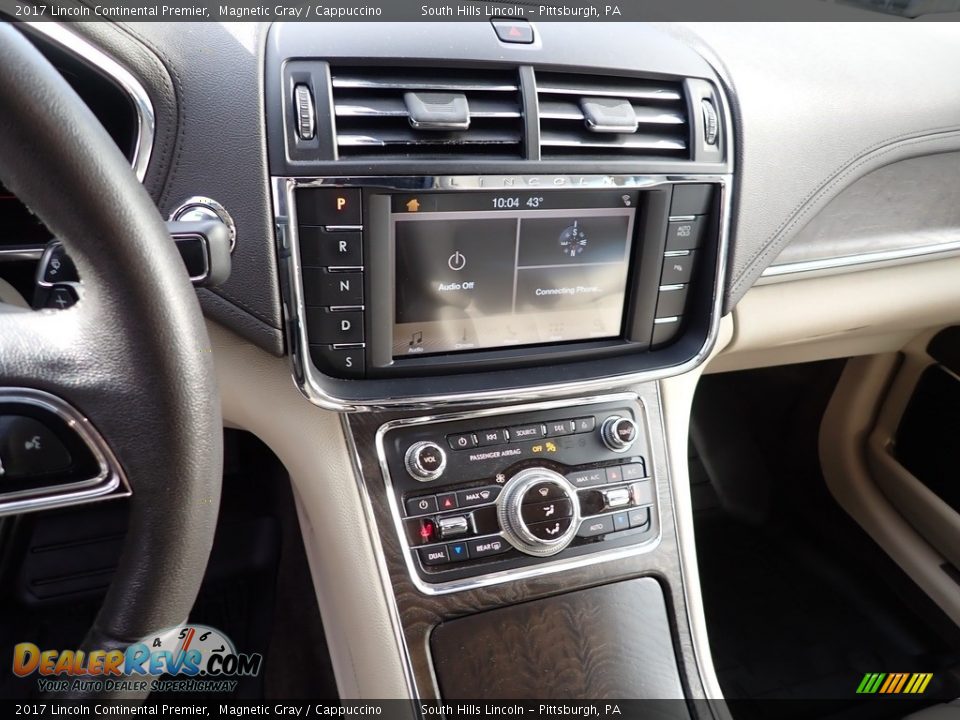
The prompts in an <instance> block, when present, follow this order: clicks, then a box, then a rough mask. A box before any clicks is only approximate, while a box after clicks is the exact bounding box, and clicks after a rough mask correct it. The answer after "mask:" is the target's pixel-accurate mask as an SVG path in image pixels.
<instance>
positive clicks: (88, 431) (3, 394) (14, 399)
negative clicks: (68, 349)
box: [0, 387, 131, 516]
mask: <svg viewBox="0 0 960 720" xmlns="http://www.w3.org/2000/svg"><path fill="white" fill-rule="evenodd" d="M4 402H11V403H21V404H24V405H33V406H34V407H38V408H41V409H42V410H45V411H46V412H49V413H52V414H54V415H56V416H57V417H59V418H60V419H62V420H63V421H64V422H65V423H66V424H67V425H68V427H69V428H70V429H71V430H73V431H74V432H75V433H76V434H77V435H78V436H79V437H80V439H81V440H82V441H83V442H84V443H85V444H86V445H87V447H88V448H89V449H90V452H92V453H93V456H94V459H95V460H96V461H97V465H98V466H99V468H100V472H99V473H98V474H97V475H96V476H95V477H92V478H87V479H84V480H78V481H76V482H70V483H61V484H59V485H52V486H50V487H49V488H39V489H30V490H19V491H17V492H12V493H0V516H3V515H18V514H20V513H26V512H34V511H36V510H47V509H49V508H55V507H67V506H70V505H80V504H82V503H88V502H95V501H97V500H106V499H109V498H117V497H127V496H129V495H130V494H131V491H130V485H129V483H128V482H127V479H126V477H125V476H124V474H123V469H122V468H121V467H120V463H119V462H118V461H117V459H116V457H114V455H113V452H111V450H110V447H109V446H108V445H107V443H106V441H104V439H103V438H102V437H101V436H100V433H98V432H97V430H96V429H95V428H94V427H93V426H92V425H91V424H90V421H89V420H88V419H87V418H86V417H84V416H83V415H81V414H80V413H79V412H78V411H77V410H76V409H74V408H73V407H72V406H71V405H68V404H67V403H66V402H64V401H63V400H61V399H60V398H58V397H57V396H55V395H51V394H50V393H47V392H43V391H42V390H33V389H31V388H12V387H7V388H0V403H4Z"/></svg>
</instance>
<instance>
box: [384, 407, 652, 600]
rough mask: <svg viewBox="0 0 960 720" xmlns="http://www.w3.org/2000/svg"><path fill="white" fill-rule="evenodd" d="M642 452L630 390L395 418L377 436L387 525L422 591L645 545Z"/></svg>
mask: <svg viewBox="0 0 960 720" xmlns="http://www.w3.org/2000/svg"><path fill="white" fill-rule="evenodd" d="M648 448H649V438H648V432H647V427H646V421H645V417H644V408H643V406H642V405H641V404H640V403H639V401H638V400H637V399H636V398H634V397H633V396H630V397H629V398H624V399H619V400H616V401H610V400H605V399H598V400H593V401H588V402H584V403H582V404H577V405H575V406H551V407H545V408H544V409H542V410H536V411H528V412H522V413H520V412H510V411H502V412H483V413H477V414H475V415H458V416H451V417H450V418H446V419H445V418H424V419H422V420H421V419H416V420H411V421H399V422H395V423H388V424H387V425H385V426H384V427H382V428H381V430H380V433H379V434H378V451H379V452H380V457H381V463H382V466H383V469H384V472H385V477H386V481H387V490H388V492H389V493H390V498H391V504H392V507H393V509H394V512H395V518H394V519H395V523H396V526H397V531H398V533H399V535H400V541H401V544H402V546H403V547H404V552H405V553H407V565H408V567H409V568H410V570H411V573H412V574H413V575H414V579H415V581H419V582H418V583H417V584H418V585H419V586H420V587H421V588H422V589H423V588H433V587H438V588H443V587H445V586H447V587H457V588H459V587H469V586H470V582H469V581H470V580H471V579H477V580H483V579H484V578H489V577H491V576H496V578H497V579H498V580H499V579H503V578H509V576H510V571H516V573H524V572H526V571H528V570H529V569H531V568H536V567H537V566H539V565H541V564H544V563H548V562H552V563H556V562H562V561H564V560H569V559H574V558H579V557H582V556H586V555H590V554H592V553H598V552H602V551H605V550H616V549H618V548H624V547H628V546H638V545H644V544H648V543H649V544H652V543H654V542H655V540H656V539H657V538H658V537H659V516H658V511H657V492H656V478H655V477H654V476H653V473H652V463H651V458H650V456H649V450H648Z"/></svg>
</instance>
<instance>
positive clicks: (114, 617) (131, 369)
mask: <svg viewBox="0 0 960 720" xmlns="http://www.w3.org/2000/svg"><path fill="white" fill-rule="evenodd" d="M0 182H2V183H3V184H4V185H5V186H6V187H7V188H9V190H10V191H11V192H13V193H15V194H16V196H17V197H18V198H19V199H20V200H21V201H22V202H23V203H24V204H25V205H26V206H27V207H28V208H30V209H31V211H32V212H34V214H36V215H37V217H38V218H39V219H40V220H41V221H42V222H43V223H44V224H45V225H46V227H47V228H48V229H49V230H50V231H51V232H52V233H53V234H54V235H55V236H56V237H58V238H59V239H61V240H62V241H63V243H64V245H65V246H66V248H67V250H68V251H69V254H70V257H71V258H72V259H73V260H74V262H75V263H76V266H77V269H78V271H79V273H80V276H81V277H82V279H83V294H82V296H81V298H80V301H79V302H78V303H76V304H75V305H74V306H73V307H71V308H69V309H67V310H43V311H36V312H35V311H29V310H24V309H22V308H13V307H11V306H4V305H2V304H0V387H5V388H30V389H34V390H41V391H44V392H46V393H50V394H51V395H54V396H56V397H57V398H59V399H61V400H62V401H64V402H65V403H67V404H68V405H70V406H72V407H73V408H74V409H76V410H77V411H78V412H79V413H80V414H82V415H83V416H84V417H85V418H87V419H88V420H89V422H90V425H91V426H92V427H93V428H95V429H96V431H97V432H98V433H99V435H100V436H101V437H102V439H103V440H104V441H105V442H106V444H107V445H108V446H109V448H110V450H111V451H112V453H113V455H114V456H115V457H116V459H117V460H118V461H119V464H120V466H121V467H122V470H123V472H124V473H125V475H126V478H127V480H128V481H129V485H130V488H131V490H132V496H131V499H130V505H131V509H130V521H129V531H128V533H127V538H126V541H125V545H124V548H123V553H122V556H121V558H120V561H119V566H118V568H117V571H116V573H115V575H114V578H113V582H112V584H111V585H110V588H109V590H108V592H107V595H106V599H105V600H104V603H103V606H102V607H101V609H100V611H99V613H98V615H97V618H96V621H95V622H94V625H93V627H92V628H91V629H90V630H89V632H88V634H87V637H86V639H85V640H84V643H83V649H86V650H94V649H98V650H99V649H106V650H110V649H118V648H120V649H122V648H124V647H126V646H127V645H128V644H130V643H131V642H135V641H139V640H142V639H143V638H145V637H147V636H154V635H156V634H158V631H161V630H164V629H167V628H170V627H173V626H176V625H178V624H180V623H183V622H184V621H185V620H186V619H187V615H188V613H189V612H190V609H191V607H192V605H193V602H194V600H195V599H196V595H197V591H198V589H199V587H200V581H201V579H202V578H203V574H204V570H205V569H206V564H207V560H208V557H209V554H210V548H211V545H212V544H213V535H214V529H215V526H216V519H217V512H218V506H219V499H220V483H221V475H222V463H223V459H222V456H223V447H222V433H223V428H222V421H221V417H220V402H219V395H218V393H217V388H216V381H215V376H214V370H213V358H212V353H211V348H210V340H209V338H208V336H207V332H206V328H205V326H204V323H203V318H202V316H201V312H200V307H199V304H198V301H197V298H196V295H195V292H194V290H193V287H192V286H191V284H190V280H189V278H188V277H187V271H186V269H185V268H184V265H183V263H182V261H181V259H180V256H179V254H178V253H177V251H176V249H175V247H174V244H173V243H172V242H171V241H170V237H169V235H168V234H167V230H166V226H165V225H164V223H163V220H162V219H161V217H160V215H159V213H158V211H157V208H156V207H155V206H154V204H153V202H152V201H151V199H150V197H149V196H148V195H147V193H146V191H145V190H144V189H143V187H142V186H141V184H140V183H139V182H138V181H137V179H136V177H135V176H134V174H133V171H132V170H131V168H130V165H129V164H128V162H127V160H126V159H125V158H124V157H123V155H122V154H121V152H120V151H119V150H118V149H117V147H116V145H115V144H114V143H113V141H112V140H111V139H110V137H109V136H108V135H107V133H106V131H105V130H104V129H103V127H102V126H101V125H100V122H99V121H98V120H97V119H96V118H95V117H94V115H93V114H92V113H91V112H90V110H89V109H88V108H87V107H86V105H84V103H83V102H82V101H81V100H80V98H79V97H78V96H77V95H76V93H74V91H73V90H72V89H71V88H70V86H69V85H68V84H67V83H66V81H64V80H63V78H62V77H61V76H60V74H59V73H58V72H57V71H56V70H55V69H54V68H53V66H52V65H50V63H49V62H47V60H46V59H45V58H44V57H43V56H42V55H41V54H40V53H39V52H38V51H37V50H36V49H35V48H34V47H33V46H32V45H31V44H30V43H29V42H28V41H27V40H26V39H25V38H24V37H23V36H22V35H21V34H20V33H19V32H18V31H17V30H16V29H14V27H13V26H11V25H10V24H8V23H0ZM86 697H89V696H86ZM99 697H119V695H116V694H110V693H106V694H104V693H101V694H99ZM123 697H130V695H129V694H124V695H123Z"/></svg>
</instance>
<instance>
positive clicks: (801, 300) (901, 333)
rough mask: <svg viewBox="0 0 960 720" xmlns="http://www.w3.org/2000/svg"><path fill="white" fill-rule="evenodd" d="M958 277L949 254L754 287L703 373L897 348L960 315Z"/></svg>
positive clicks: (958, 261)
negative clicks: (725, 341)
mask: <svg viewBox="0 0 960 720" xmlns="http://www.w3.org/2000/svg"><path fill="white" fill-rule="evenodd" d="M957 278H960V258H956V257H954V258H946V259H941V260H930V261H926V262H916V263H911V264H907V265H897V266H894V267H885V268H878V269H874V270H861V271H859V272H851V273H847V274H844V275H830V276H824V277H817V278H810V279H806V280H793V281H790V282H781V283H777V284H773V285H761V286H755V287H753V288H751V289H750V291H749V292H748V293H747V294H746V296H745V297H744V298H743V300H741V301H740V303H739V304H738V305H737V307H736V308H735V309H734V311H733V316H734V335H733V340H732V342H731V343H730V344H729V345H728V346H727V347H726V348H725V349H724V350H723V351H722V352H721V353H720V354H719V355H717V356H716V357H715V358H714V359H713V360H712V361H711V362H710V364H709V365H708V366H707V368H706V372H725V371H730V370H745V369H747V368H754V367H766V366H772V365H785V364H790V363H798V362H809V361H813V360H824V359H827V358H837V357H853V356H857V355H873V354H878V353H885V352H895V351H898V350H900V349H901V348H902V347H904V346H905V345H906V344H907V343H909V342H910V341H911V340H912V339H913V338H914V337H915V336H916V335H918V334H919V333H921V332H922V331H924V330H925V329H928V328H933V327H941V326H944V325H949V324H951V323H956V322H958V321H960V282H957Z"/></svg>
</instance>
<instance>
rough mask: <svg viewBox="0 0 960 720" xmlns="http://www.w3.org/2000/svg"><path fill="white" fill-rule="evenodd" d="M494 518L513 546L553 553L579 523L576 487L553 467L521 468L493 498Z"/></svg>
mask: <svg viewBox="0 0 960 720" xmlns="http://www.w3.org/2000/svg"><path fill="white" fill-rule="evenodd" d="M497 519H498V520H499V521H500V528H501V529H502V530H503V535H504V537H505V538H506V539H507V540H508V541H509V542H510V544H511V545H513V546H514V547H515V548H516V549H517V550H520V551H521V552H524V553H526V554H527V555H534V556H537V557H546V556H549V555H556V554H557V553H558V552H560V551H561V550H563V549H564V548H565V547H567V545H569V544H570V542H571V541H572V540H573V538H574V536H575V535H576V534H577V530H578V529H579V526H580V502H579V500H578V498H577V491H576V489H575V488H574V487H573V486H572V485H571V484H570V483H569V482H568V481H567V479H566V478H565V477H563V475H560V474H559V473H555V472H554V471H553V470H547V469H546V468H539V467H534V468H527V469H526V470H521V471H520V472H519V473H517V474H516V475H514V476H513V477H512V478H510V480H509V481H508V482H507V484H506V485H505V486H504V488H503V492H502V493H501V494H500V497H499V498H498V500H497Z"/></svg>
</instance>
